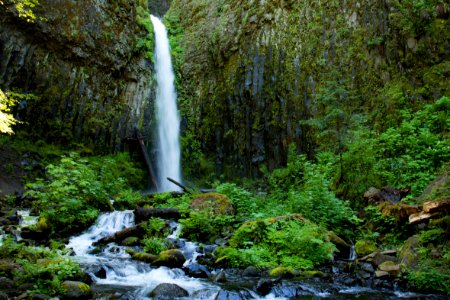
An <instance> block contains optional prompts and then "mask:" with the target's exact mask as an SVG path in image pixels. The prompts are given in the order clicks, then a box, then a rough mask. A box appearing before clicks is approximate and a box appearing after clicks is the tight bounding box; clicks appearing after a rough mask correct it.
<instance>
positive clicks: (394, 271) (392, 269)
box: [378, 261, 400, 276]
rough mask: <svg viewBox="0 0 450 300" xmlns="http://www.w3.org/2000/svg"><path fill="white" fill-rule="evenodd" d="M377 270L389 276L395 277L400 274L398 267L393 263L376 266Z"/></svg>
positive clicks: (387, 262)
mask: <svg viewBox="0 0 450 300" xmlns="http://www.w3.org/2000/svg"><path fill="white" fill-rule="evenodd" d="M378 270H379V271H384V272H388V273H389V275H391V276H397V275H398V274H399V273H400V265H398V264H396V263H394V262H393V261H385V262H384V263H382V264H381V265H379V266H378Z"/></svg>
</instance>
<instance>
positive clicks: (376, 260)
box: [360, 251, 397, 266]
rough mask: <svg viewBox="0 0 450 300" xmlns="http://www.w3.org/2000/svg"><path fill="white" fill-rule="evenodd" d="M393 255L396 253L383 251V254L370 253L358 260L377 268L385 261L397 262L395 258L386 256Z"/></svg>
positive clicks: (377, 252)
mask: <svg viewBox="0 0 450 300" xmlns="http://www.w3.org/2000/svg"><path fill="white" fill-rule="evenodd" d="M393 253H396V252H392V251H384V252H379V251H375V252H373V253H370V254H369V255H366V256H364V257H363V258H361V259H360V260H361V261H369V262H372V263H373V264H374V265H375V266H379V265H381V264H382V263H384V262H385V261H394V262H397V258H396V257H395V256H392V255H388V254H393Z"/></svg>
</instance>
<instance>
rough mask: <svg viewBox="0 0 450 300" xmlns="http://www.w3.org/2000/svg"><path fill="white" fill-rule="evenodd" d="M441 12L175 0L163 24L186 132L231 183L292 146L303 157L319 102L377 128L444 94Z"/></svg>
mask: <svg viewBox="0 0 450 300" xmlns="http://www.w3.org/2000/svg"><path fill="white" fill-rule="evenodd" d="M449 11H450V7H449V5H448V3H446V2H445V1H425V2H424V1H407V2H404V1H395V0H389V1H387V0H377V1H365V0H356V1H355V0H333V1H303V0H301V1H292V0H261V1H260V0H250V1H242V0H212V1H193V0H175V1H174V2H173V4H172V6H171V9H170V10H169V12H168V14H167V15H166V21H167V23H169V24H171V26H172V28H173V33H174V34H176V35H177V36H176V38H174V39H173V43H174V44H173V48H174V49H177V51H175V55H176V56H177V61H178V75H179V79H180V84H179V86H180V91H179V93H180V98H181V106H182V109H183V111H184V114H185V116H186V121H187V123H188V124H189V126H188V127H189V128H190V130H191V131H193V132H195V134H197V135H198V137H199V140H200V141H201V148H202V149H203V151H205V152H206V153H209V154H211V155H212V156H214V157H215V161H216V164H217V166H218V167H219V168H218V170H219V172H222V171H225V173H233V174H234V175H252V174H256V173H257V172H258V170H259V169H260V168H261V167H264V166H265V167H268V168H269V169H273V168H275V167H277V166H280V165H283V164H285V163H286V160H287V149H288V145H289V144H291V143H295V145H296V147H297V151H298V152H300V153H305V154H308V155H309V156H310V157H312V156H313V155H314V153H315V152H316V150H317V147H318V144H319V143H318V142H319V141H318V136H319V135H317V134H316V133H317V130H320V129H317V127H314V128H313V127H312V126H311V125H310V124H311V121H313V120H314V119H317V118H319V117H323V115H324V113H325V112H327V108H326V105H324V102H326V101H335V102H336V103H334V105H335V106H336V107H338V108H339V110H341V111H342V113H343V114H344V115H345V116H355V115H360V116H363V117H364V118H365V119H366V121H367V122H368V123H369V124H370V127H371V129H373V130H376V131H380V130H383V129H385V128H386V126H388V125H392V124H389V122H393V123H395V120H396V115H397V116H398V109H402V108H409V109H412V110H414V109H417V108H418V107H420V106H421V105H423V104H425V103H430V102H433V101H434V100H435V99H438V98H439V97H441V96H443V95H449V93H450V90H449V86H450V85H449V83H450V82H449V74H450V73H449V72H450V61H449V57H450V52H449V51H450V50H449V49H450V47H449V46H450V43H449V41H450V35H449V34H450V33H449V30H448V28H450V22H449ZM338 129H339V127H338ZM331 139H333V137H331ZM336 147H338V146H336ZM339 147H341V145H339ZM336 151H341V150H340V149H339V150H336ZM227 166H232V167H231V168H230V170H229V172H227V170H226V167H227Z"/></svg>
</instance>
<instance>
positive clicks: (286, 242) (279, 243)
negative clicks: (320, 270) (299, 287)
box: [215, 215, 335, 269]
mask: <svg viewBox="0 0 450 300" xmlns="http://www.w3.org/2000/svg"><path fill="white" fill-rule="evenodd" d="M230 246H231V247H229V248H225V249H223V248H222V249H220V250H219V251H216V252H215V255H216V256H217V257H218V261H219V262H220V261H224V260H226V261H227V262H228V263H229V264H230V265H231V266H233V267H241V268H243V267H247V266H255V267H258V268H273V267H276V266H282V267H288V268H294V269H312V268H313V267H314V266H315V265H318V264H320V263H323V262H324V261H327V260H330V259H331V258H332V255H333V252H334V251H335V246H334V245H333V244H332V243H330V242H329V240H328V237H327V232H326V230H324V229H323V228H321V227H319V226H317V225H315V224H314V223H311V222H309V221H304V220H302V219H300V218H299V216H295V215H294V216H285V217H278V218H269V219H265V220H260V221H250V222H246V223H244V224H243V225H242V226H241V227H240V228H239V229H238V230H236V232H235V233H234V234H233V237H232V238H231V239H230Z"/></svg>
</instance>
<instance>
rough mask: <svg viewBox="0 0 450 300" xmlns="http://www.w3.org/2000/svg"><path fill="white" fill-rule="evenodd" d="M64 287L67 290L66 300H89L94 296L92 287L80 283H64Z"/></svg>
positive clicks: (64, 296)
mask: <svg viewBox="0 0 450 300" xmlns="http://www.w3.org/2000/svg"><path fill="white" fill-rule="evenodd" d="M63 287H64V289H65V290H66V292H65V293H64V295H63V298H64V299H88V298H89V297H90V296H91V295H92V291H91V287H90V286H89V285H87V284H86V283H83V282H80V281H70V280H67V281H64V282H63Z"/></svg>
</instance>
